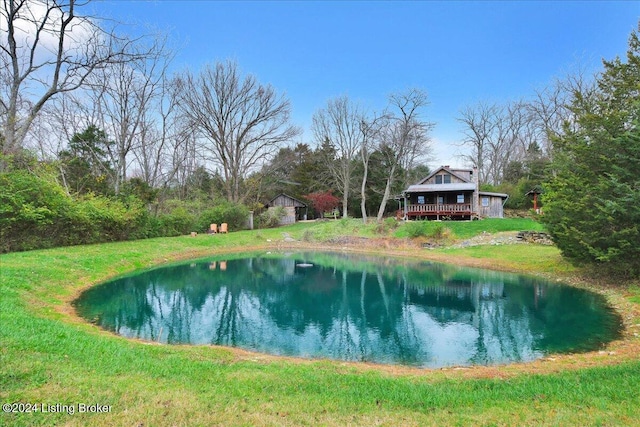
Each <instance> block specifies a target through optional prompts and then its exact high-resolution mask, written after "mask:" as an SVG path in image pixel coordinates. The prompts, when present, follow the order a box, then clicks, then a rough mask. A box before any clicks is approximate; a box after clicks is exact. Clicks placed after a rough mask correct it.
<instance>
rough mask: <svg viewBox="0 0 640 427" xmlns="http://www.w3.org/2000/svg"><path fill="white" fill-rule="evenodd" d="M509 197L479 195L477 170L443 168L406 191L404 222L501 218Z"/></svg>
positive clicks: (482, 193) (480, 193) (404, 194)
mask: <svg viewBox="0 0 640 427" xmlns="http://www.w3.org/2000/svg"><path fill="white" fill-rule="evenodd" d="M508 198H509V196H508V195H507V194H502V193H490V192H486V191H480V187H479V185H478V172H477V169H476V168H474V169H452V168H450V167H449V166H441V167H440V168H438V169H436V170H435V171H434V172H433V173H431V174H430V175H429V176H427V177H426V178H424V179H423V180H421V181H420V182H418V183H417V184H414V185H410V186H409V188H407V189H406V190H404V191H403V193H402V198H401V201H403V202H404V203H403V208H402V209H403V210H402V212H401V215H402V217H403V218H404V219H412V218H418V219H423V218H424V219H436V220H440V219H474V218H502V217H503V216H504V211H503V206H504V204H505V202H506V201H507V199H508Z"/></svg>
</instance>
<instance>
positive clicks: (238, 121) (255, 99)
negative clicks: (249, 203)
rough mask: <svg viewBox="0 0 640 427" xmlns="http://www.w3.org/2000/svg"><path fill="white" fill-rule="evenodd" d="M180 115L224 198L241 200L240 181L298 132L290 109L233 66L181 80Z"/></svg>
mask: <svg viewBox="0 0 640 427" xmlns="http://www.w3.org/2000/svg"><path fill="white" fill-rule="evenodd" d="M181 84H182V87H181V91H180V100H181V107H182V111H183V114H184V115H185V117H187V118H188V119H189V120H190V122H191V123H192V124H193V125H194V126H195V128H196V129H197V131H198V133H199V135H200V136H201V137H202V138H203V140H204V143H203V144H202V148H203V150H204V151H206V154H207V158H208V159H209V160H210V161H211V162H213V163H214V164H215V165H216V166H218V167H220V168H221V170H222V174H223V178H224V187H225V193H226V195H227V199H228V200H230V201H233V202H241V201H242V200H243V199H244V198H245V196H246V194H243V192H242V190H241V184H242V181H243V179H244V178H245V177H246V176H247V174H248V173H250V172H251V171H252V170H253V169H254V168H255V167H256V166H258V165H259V163H260V162H264V161H266V160H268V158H269V157H270V156H272V155H274V154H275V152H277V150H278V149H279V148H280V147H281V146H282V145H283V144H284V143H285V142H287V141H289V140H291V139H292V138H293V137H294V136H296V135H297V134H298V132H299V131H298V129H297V128H295V127H294V126H292V125H291V124H290V123H289V116H290V106H289V101H288V100H287V99H285V98H284V96H279V95H277V94H276V91H275V90H274V88H273V87H271V86H263V85H261V84H259V83H258V82H257V80H256V78H255V77H253V76H247V77H245V78H244V79H242V78H241V77H240V73H239V71H238V67H237V65H236V64H235V63H233V62H230V61H227V62H225V63H217V64H216V65H215V66H213V67H212V66H207V67H205V68H204V69H203V70H202V71H201V72H200V74H199V75H198V76H193V75H191V74H190V73H186V74H185V76H184V77H183V79H182V81H181Z"/></svg>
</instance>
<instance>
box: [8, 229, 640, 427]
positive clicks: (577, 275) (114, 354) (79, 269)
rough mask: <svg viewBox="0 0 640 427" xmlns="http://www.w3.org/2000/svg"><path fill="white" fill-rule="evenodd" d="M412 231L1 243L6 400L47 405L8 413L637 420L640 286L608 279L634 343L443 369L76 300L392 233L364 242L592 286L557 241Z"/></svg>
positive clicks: (429, 421) (148, 422)
mask: <svg viewBox="0 0 640 427" xmlns="http://www.w3.org/2000/svg"><path fill="white" fill-rule="evenodd" d="M443 224H444V225H445V226H446V227H448V228H450V230H451V231H450V238H451V239H454V240H455V239H465V238H467V237H470V236H473V235H475V234H477V233H482V231H487V232H490V233H494V232H499V231H510V230H520V229H529V230H530V229H540V226H539V225H538V224H537V223H535V222H533V221H531V220H502V222H499V221H496V222H494V221H476V222H473V223H462V222H461V223H453V222H452V223H443ZM429 226H431V225H429ZM403 228H404V227H403V226H401V227H399V228H396V227H392V226H391V225H390V224H386V226H382V227H378V226H377V225H375V224H374V225H367V226H362V225H361V224H360V222H359V221H357V220H338V221H327V222H318V223H304V224H295V225H293V226H289V227H284V228H279V229H271V230H256V231H241V232H236V233H230V234H227V235H216V236H202V235H201V236H197V237H195V238H192V237H187V236H185V237H177V238H163V239H150V240H142V241H134V242H120V243H110V244H102V245H91V246H81V247H70V248H59V249H52V250H42V251H33V252H24V253H13V254H6V255H2V256H0V402H1V403H3V404H6V403H13V402H20V403H23V404H28V405H31V409H34V408H37V409H38V410H39V411H38V412H30V413H24V412H23V413H16V412H13V413H5V412H3V413H2V414H0V425H7V426H14V425H15V426H31V425H42V426H50V425H65V426H67V425H68V426H84V425H92V426H113V425H124V426H174V425H175V426H194V425H195V426H199V425H202V426H209V425H225V426H234V425H238V426H240V425H242V426H245V425H247V426H248V425H251V426H253V425H257V426H262V425H291V426H299V425H311V426H316V425H326V426H344V425H367V426H370V425H388V426H397V425H407V426H414V425H415V426H426V425H581V426H582V425H629V426H631V425H638V423H639V422H640V387H638V384H639V383H640V355H638V352H637V350H638V349H639V348H640V344H639V341H640V339H639V338H638V337H637V336H634V335H633V333H636V334H637V333H640V316H638V311H639V309H638V307H639V306H640V286H638V283H635V284H621V285H619V286H617V287H611V286H610V287H607V289H606V290H605V291H603V292H605V293H607V295H608V296H609V298H610V300H611V301H612V303H613V304H614V305H616V306H617V307H618V308H619V309H620V310H621V311H622V312H623V313H624V316H625V321H626V323H627V324H628V326H629V328H628V329H629V331H628V334H627V338H626V340H625V342H622V343H614V344H612V346H611V347H610V348H608V349H606V351H603V352H596V353H595V354H586V355H564V356H558V357H551V358H546V359H545V360H540V361H536V362H532V363H528V364H522V365H510V366H503V367H477V368H458V369H456V368H449V369H439V370H424V369H413V368H402V367H392V366H375V365H365V364H355V363H342V362H333V361H326V360H295V359H289V358H282V357H271V356H267V355H261V354H255V353H249V352H244V351H240V350H235V349H229V348H219V347H209V346H170V345H158V344H151V343H147V342H139V341H134V340H127V339H124V338H121V337H118V336H114V335H112V334H109V333H107V332H104V331H102V330H100V329H98V328H96V327H94V326H93V325H90V324H88V323H85V322H83V321H82V320H80V319H78V318H77V317H76V316H75V314H74V313H73V310H72V308H71V306H70V304H69V303H70V301H72V300H73V298H74V297H75V296H76V295H78V293H79V292H80V291H81V290H83V289H85V288H87V287H89V286H92V285H94V284H96V283H99V282H101V281H104V280H106V279H108V278H111V277H114V276H117V275H120V274H124V273H127V272H131V271H133V270H136V269H141V268H147V267H151V266H154V265H158V264H162V263H167V262H171V261H175V260H179V259H188V258H196V257H200V256H206V255H211V254H214V253H219V252H228V251H237V250H245V249H249V248H266V247H282V246H284V245H292V246H296V247H297V246H300V247H302V246H322V247H327V246H331V245H332V244H333V243H332V242H334V241H335V239H337V238H343V237H344V236H354V237H360V238H362V237H370V238H372V239H370V240H375V239H383V240H384V239H386V240H385V242H387V244H386V245H383V244H382V243H380V242H378V243H376V245H377V246H375V247H371V246H369V247H365V248H364V249H366V250H375V251H377V252H388V253H393V254H396V255H400V256H412V257H420V258H429V259H436V260H448V261H452V260H458V261H459V262H461V263H464V264H467V265H478V266H489V267H494V268H498V269H503V270H511V271H521V272H526V273H535V274H544V275H546V276H548V277H550V278H560V279H561V280H566V281H572V280H573V279H574V280H575V281H576V282H577V283H580V284H582V283H584V278H582V275H583V272H582V271H580V270H579V269H576V268H575V267H573V266H570V265H569V264H567V263H565V262H564V261H563V260H562V259H561V258H560V255H559V253H558V251H557V250H556V249H555V248H553V247H548V246H538V245H503V246H475V247H469V248H456V249H453V248H448V249H447V248H443V249H436V250H426V249H418V248H417V247H416V246H415V245H414V246H411V241H410V239H408V238H407V237H406V230H403ZM289 237H290V238H293V239H295V240H297V242H292V243H287V242H285V241H284V240H285V239H284V238H289ZM287 240H288V239H287ZM376 242H377V240H376ZM389 242H391V243H392V244H391V245H389ZM388 246H391V248H390V249H387V247H388ZM361 250H362V248H361ZM586 285H587V286H593V285H589V283H587V284H586ZM80 404H83V405H86V406H81V405H80ZM64 405H66V406H64ZM91 405H94V406H91ZM95 405H102V406H100V407H96V406H95ZM23 409H27V406H24V407H23ZM71 409H73V410H74V413H73V414H71V413H70V411H71ZM81 409H84V410H85V412H80V410H81ZM98 409H101V410H103V411H108V412H96V411H97V410H98ZM43 410H45V411H47V412H43ZM56 410H57V412H56ZM89 410H93V412H87V411H89Z"/></svg>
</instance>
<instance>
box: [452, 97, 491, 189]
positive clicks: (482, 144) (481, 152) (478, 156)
mask: <svg viewBox="0 0 640 427" xmlns="http://www.w3.org/2000/svg"><path fill="white" fill-rule="evenodd" d="M498 109H499V107H498V106H497V105H495V104H493V105H489V104H485V103H479V104H477V105H476V106H473V107H471V106H467V107H465V108H464V109H463V110H462V111H461V112H460V117H459V118H458V121H459V122H461V123H462V124H463V125H464V126H465V129H464V131H463V132H464V139H463V140H462V144H463V145H465V146H467V147H469V148H470V149H471V153H470V154H467V155H465V156H463V157H464V158H465V159H466V160H467V161H469V162H470V163H471V164H472V165H473V166H475V167H477V168H478V179H479V181H480V182H486V177H487V175H488V171H487V170H486V168H485V159H486V155H487V154H486V152H487V151H488V145H489V142H490V140H491V137H492V135H493V133H494V126H495V121H494V120H493V118H494V117H495V115H496V112H497V111H498Z"/></svg>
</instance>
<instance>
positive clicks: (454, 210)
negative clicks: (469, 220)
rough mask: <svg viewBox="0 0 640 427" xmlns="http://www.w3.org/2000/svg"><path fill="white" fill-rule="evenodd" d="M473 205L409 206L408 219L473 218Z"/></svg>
mask: <svg viewBox="0 0 640 427" xmlns="http://www.w3.org/2000/svg"><path fill="white" fill-rule="evenodd" d="M472 215H473V212H472V211H471V203H454V204H442V205H440V204H436V205H409V206H407V217H409V218H411V217H434V218H436V219H440V217H446V216H449V217H464V216H468V217H471V216H472Z"/></svg>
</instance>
